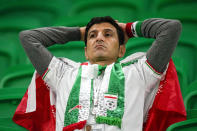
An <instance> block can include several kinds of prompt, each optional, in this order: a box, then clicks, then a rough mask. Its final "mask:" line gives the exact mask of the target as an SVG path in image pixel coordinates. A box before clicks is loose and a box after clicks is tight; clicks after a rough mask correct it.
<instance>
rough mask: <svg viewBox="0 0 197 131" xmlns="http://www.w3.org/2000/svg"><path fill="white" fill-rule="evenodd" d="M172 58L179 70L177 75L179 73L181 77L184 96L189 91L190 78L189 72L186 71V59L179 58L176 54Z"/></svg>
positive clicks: (180, 82) (179, 77)
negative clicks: (188, 77)
mask: <svg viewBox="0 0 197 131" xmlns="http://www.w3.org/2000/svg"><path fill="white" fill-rule="evenodd" d="M172 60H173V62H174V64H175V67H176V71H177V75H178V79H179V84H180V88H181V93H182V96H183V98H184V97H185V95H186V92H187V87H188V85H187V83H188V79H187V74H186V72H185V70H186V69H185V67H186V64H185V63H184V61H183V60H182V59H179V58H177V57H175V56H173V57H172Z"/></svg>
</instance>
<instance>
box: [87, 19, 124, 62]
mask: <svg viewBox="0 0 197 131" xmlns="http://www.w3.org/2000/svg"><path fill="white" fill-rule="evenodd" d="M84 39H85V44H86V47H85V56H86V59H87V60H89V61H90V62H91V63H92V64H94V63H98V62H99V61H104V63H106V64H110V63H113V62H115V61H116V60H117V59H118V58H120V57H123V56H124V53H125V45H124V32H123V30H122V29H121V27H119V25H118V24H117V23H116V22H115V21H114V20H113V19H112V18H111V17H109V16H106V17H95V18H92V19H91V21H90V22H89V23H88V24H87V26H86V31H85V37H84Z"/></svg>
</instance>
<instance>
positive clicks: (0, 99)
mask: <svg viewBox="0 0 197 131" xmlns="http://www.w3.org/2000/svg"><path fill="white" fill-rule="evenodd" d="M26 90H27V88H18V89H17V90H16V89H10V88H0V107H1V108H0V131H23V130H24V131H25V130H26V129H24V128H23V127H20V126H18V125H17V124H15V123H14V122H13V121H12V117H13V115H14V112H15V110H16V108H17V106H18V104H19V103H20V100H21V98H22V97H23V96H24V94H25V92H26Z"/></svg>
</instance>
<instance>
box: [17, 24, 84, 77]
mask: <svg viewBox="0 0 197 131" xmlns="http://www.w3.org/2000/svg"><path fill="white" fill-rule="evenodd" d="M80 39H81V34H80V30H79V28H68V27H45V28H38V29H34V30H27V31H22V32H20V41H21V44H22V46H23V47H24V49H25V52H26V53H27V56H28V57H29V59H30V61H31V62H32V64H33V65H34V67H35V69H36V70H37V72H38V73H39V74H40V75H42V74H43V73H44V71H45V70H46V69H47V68H48V65H49V63H50V61H51V59H52V57H53V55H52V54H51V53H50V52H49V51H48V50H47V48H46V47H49V46H51V45H54V44H56V43H58V44H64V43H67V42H69V41H78V40H80Z"/></svg>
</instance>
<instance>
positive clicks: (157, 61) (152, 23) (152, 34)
mask: <svg viewBox="0 0 197 131" xmlns="http://www.w3.org/2000/svg"><path fill="white" fill-rule="evenodd" d="M137 28H138V29H137ZM137 28H136V33H137V35H138V36H141V37H145V38H155V39H156V40H155V41H154V42H153V44H152V46H151V47H150V49H149V50H148V51H147V54H146V57H147V60H148V62H149V63H150V64H151V66H152V67H153V68H154V69H155V70H156V71H158V72H163V71H164V70H165V69H166V65H167V64H168V62H169V60H170V58H171V56H172V53H173V51H174V49H175V47H176V45H177V43H178V39H179V36H180V33H181V23H180V22H179V21H177V20H169V19H155V18H154V19H147V20H145V21H143V22H142V24H141V25H138V27H137Z"/></svg>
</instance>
